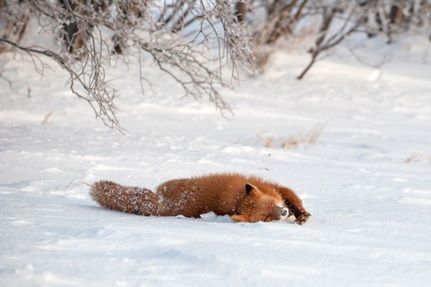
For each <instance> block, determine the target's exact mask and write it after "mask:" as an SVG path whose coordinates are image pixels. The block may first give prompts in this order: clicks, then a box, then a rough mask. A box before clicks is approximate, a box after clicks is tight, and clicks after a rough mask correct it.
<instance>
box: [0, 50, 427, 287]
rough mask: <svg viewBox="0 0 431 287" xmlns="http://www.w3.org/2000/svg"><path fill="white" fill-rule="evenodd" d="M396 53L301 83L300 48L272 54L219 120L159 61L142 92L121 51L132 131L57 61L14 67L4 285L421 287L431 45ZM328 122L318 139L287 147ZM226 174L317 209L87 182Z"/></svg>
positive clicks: (7, 109)
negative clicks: (121, 204) (186, 200)
mask: <svg viewBox="0 0 431 287" xmlns="http://www.w3.org/2000/svg"><path fill="white" fill-rule="evenodd" d="M397 51H398V53H399V54H397V56H396V57H395V56H394V57H393V58H392V59H391V60H390V61H389V62H388V63H387V64H386V65H385V66H383V67H382V68H381V69H376V68H371V67H369V66H364V65H362V64H360V63H358V62H354V61H352V60H351V59H350V58H346V57H341V56H332V57H330V58H327V59H325V60H324V61H321V62H319V63H318V64H317V65H316V66H315V68H314V69H312V70H311V72H310V74H309V75H308V77H307V78H306V79H305V80H304V81H301V82H300V81H297V80H295V79H294V76H295V75H297V74H298V72H299V71H300V70H301V68H302V67H303V66H304V64H305V63H306V61H307V58H306V57H304V55H301V57H299V56H296V55H295V54H289V55H286V54H278V55H275V56H274V57H273V58H272V60H271V62H272V66H270V68H269V70H268V72H267V74H265V75H263V76H259V77H257V78H255V79H250V80H247V81H245V82H243V83H242V85H241V88H239V89H238V91H237V92H236V93H233V92H229V91H226V92H224V96H225V98H226V100H228V101H229V103H230V104H231V105H232V106H233V108H234V112H235V115H234V116H229V115H227V119H226V118H223V117H221V116H220V113H218V112H217V111H215V110H214V108H213V106H211V104H209V103H205V102H194V101H193V100H191V99H187V98H185V99H184V98H183V99H181V98H180V93H181V91H180V90H179V89H178V87H177V86H176V85H174V84H172V83H171V82H169V81H167V79H166V78H165V77H164V76H163V75H161V74H160V73H158V72H156V70H155V67H154V66H151V65H150V66H148V67H147V69H146V74H148V75H150V79H151V80H152V81H154V82H155V85H154V92H153V91H151V90H147V91H146V94H145V95H142V94H141V92H140V88H139V83H138V82H137V80H136V79H137V78H138V68H137V67H134V66H132V67H130V68H126V67H123V66H122V65H121V64H119V65H118V67H117V68H115V69H113V70H112V71H111V74H110V75H113V78H114V79H115V85H117V86H118V87H119V88H121V92H122V95H123V96H122V98H121V99H120V101H119V102H118V106H119V109H120V111H119V117H120V120H121V123H122V125H123V126H124V127H125V128H127V130H128V132H127V133H126V135H120V134H119V133H117V132H113V131H112V130H109V129H107V128H105V127H104V126H103V125H102V124H101V122H100V121H96V120H94V118H93V117H92V113H91V110H90V108H89V107H88V106H87V105H86V104H85V103H84V102H82V101H80V100H78V99H76V98H75V97H73V96H72V95H71V94H70V92H69V91H68V90H67V88H65V86H64V82H65V76H64V74H63V73H62V72H61V71H59V70H56V69H54V70H46V76H45V78H43V79H41V78H40V76H38V75H37V74H36V73H35V72H34V69H33V67H32V64H31V62H30V61H28V60H24V59H21V58H20V57H17V58H16V59H15V60H14V61H10V62H8V63H7V64H5V68H6V71H7V72H5V74H4V76H5V77H9V78H10V79H11V80H13V88H12V89H10V88H9V87H8V84H7V83H6V82H5V81H2V80H0V85H1V86H0V93H1V96H0V230H1V232H0V286H313V287H314V286H421V287H423V286H428V285H429V284H430V283H431V272H430V270H431V243H430V238H431V136H430V134H431V80H430V78H431V65H430V64H427V63H426V61H429V60H430V59H426V57H425V56H424V57H422V56H421V55H422V53H425V49H424V48H423V46H419V47H416V46H413V45H404V46H400V47H397ZM423 55H425V54H423ZM2 57H3V60H4V59H5V58H4V57H12V56H11V55H3V56H2ZM3 63H4V61H3ZM53 67H55V66H54V65H53ZM319 125H323V126H324V128H323V131H322V133H321V134H320V136H319V138H318V141H317V142H316V143H314V144H299V145H298V146H296V147H295V146H289V145H288V147H287V148H282V147H281V145H282V144H283V142H284V141H286V139H288V138H289V137H290V138H292V137H299V138H301V137H303V136H304V135H306V134H307V133H308V132H309V131H310V130H313V128H315V127H316V126H319ZM271 139H272V140H271ZM265 144H266V146H265ZM226 171H234V172H241V173H247V174H254V175H258V176H262V177H264V178H267V179H270V180H274V181H277V182H279V183H282V184H285V185H288V186H290V187H292V188H293V189H295V190H296V191H297V192H298V194H299V195H300V196H301V197H302V198H303V200H304V205H305V207H306V208H307V209H308V210H309V211H310V212H311V214H312V215H313V216H312V217H311V219H310V221H309V222H307V223H306V224H305V225H303V226H298V225H296V224H293V223H291V222H273V223H256V224H235V223H232V222H231V221H230V219H229V218H227V217H216V216H214V215H211V214H209V215H206V216H204V217H203V218H202V219H188V218H182V217H177V218H157V217H143V216H136V215H129V214H123V213H120V212H114V211H110V210H106V209H103V208H100V207H99V206H97V205H96V203H94V202H92V201H91V199H90V196H89V194H88V190H89V188H88V186H87V185H86V184H85V183H92V182H94V181H96V180H100V179H110V180H114V181H117V182H119V183H122V184H127V185H138V186H143V187H148V188H154V187H155V186H156V185H157V184H159V183H161V182H162V181H165V180H168V179H171V178H178V177H185V176H192V175H199V174H205V173H210V172H226Z"/></svg>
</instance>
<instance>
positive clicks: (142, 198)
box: [90, 174, 310, 224]
mask: <svg viewBox="0 0 431 287" xmlns="http://www.w3.org/2000/svg"><path fill="white" fill-rule="evenodd" d="M90 194H91V196H92V197H93V199H94V200H95V201H97V202H98V203H99V204H100V205H101V206H104V207H107V208H110V209H115V210H119V211H123V212H128V213H135V214H142V215H146V216H149V215H156V216H176V215H183V216H186V217H195V218H198V217H200V215H202V214H205V213H207V212H214V213H215V214H217V215H226V214H227V215H229V216H230V217H231V218H232V220H234V221H236V222H257V221H273V220H278V219H280V218H281V217H283V216H285V215H287V213H288V212H289V214H288V215H289V216H290V215H292V214H293V215H294V216H295V222H296V223H298V224H303V223H304V222H306V221H307V219H308V217H309V216H310V214H309V213H308V212H307V211H306V210H305V208H304V207H303V206H302V202H301V199H299V197H298V196H297V195H296V194H295V193H294V192H293V191H292V190H291V189H289V188H287V187H284V186H281V185H278V184H275V183H271V182H267V181H265V180H262V179H260V178H258V177H253V176H244V175H240V174H211V175H206V176H200V177H192V178H187V179H174V180H170V181H167V182H165V183H162V184H161V185H159V186H158V187H157V192H155V193H154V192H152V191H151V190H149V189H145V188H139V187H128V186H122V185H119V184H116V183H114V182H111V181H98V182H96V183H94V184H93V185H92V187H91V191H90Z"/></svg>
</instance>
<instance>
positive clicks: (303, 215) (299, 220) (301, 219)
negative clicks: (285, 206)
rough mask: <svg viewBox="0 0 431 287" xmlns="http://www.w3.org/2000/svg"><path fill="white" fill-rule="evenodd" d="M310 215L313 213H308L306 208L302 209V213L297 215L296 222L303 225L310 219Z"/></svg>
mask: <svg viewBox="0 0 431 287" xmlns="http://www.w3.org/2000/svg"><path fill="white" fill-rule="evenodd" d="M310 216H311V214H310V213H308V212H307V211H305V210H304V211H301V213H300V214H299V215H298V216H296V218H295V223H297V224H299V225H302V224H304V223H305V222H306V221H307V220H308V218H309V217H310Z"/></svg>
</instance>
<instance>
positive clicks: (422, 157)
mask: <svg viewBox="0 0 431 287" xmlns="http://www.w3.org/2000/svg"><path fill="white" fill-rule="evenodd" d="M404 162H405V163H413V162H428V163H431V155H430V154H425V153H420V152H415V153H412V154H411V155H410V156H409V157H408V158H406V160H405V161H404Z"/></svg>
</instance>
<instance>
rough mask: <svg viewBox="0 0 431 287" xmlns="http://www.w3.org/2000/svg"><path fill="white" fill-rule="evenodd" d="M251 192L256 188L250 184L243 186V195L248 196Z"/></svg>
mask: <svg viewBox="0 0 431 287" xmlns="http://www.w3.org/2000/svg"><path fill="white" fill-rule="evenodd" d="M252 190H256V187H255V186H254V185H252V184H249V183H246V184H245V193H247V194H250V193H251V191H252Z"/></svg>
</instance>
